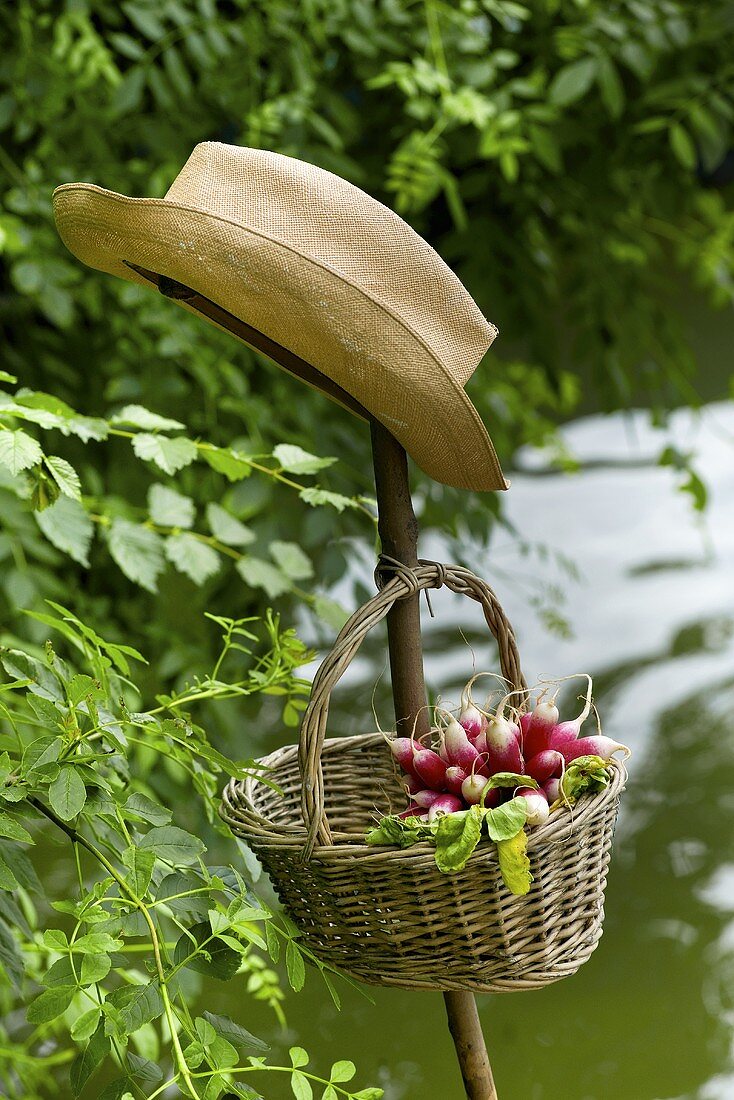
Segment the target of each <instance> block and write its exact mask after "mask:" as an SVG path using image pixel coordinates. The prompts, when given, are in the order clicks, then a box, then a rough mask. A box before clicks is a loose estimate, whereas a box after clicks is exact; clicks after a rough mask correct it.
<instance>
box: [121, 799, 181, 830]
mask: <svg viewBox="0 0 734 1100" xmlns="http://www.w3.org/2000/svg"><path fill="white" fill-rule="evenodd" d="M123 809H124V810H125V816H128V815H129V816H132V817H138V818H142V820H143V821H147V822H149V823H150V824H151V825H165V824H167V822H169V821H170V820H171V811H170V810H169V809H167V808H166V807H165V806H161V805H160V804H159V803H158V802H154V801H153V799H152V798H148V796H147V795H146V794H139V793H136V794H131V795H130V797H129V798H128V800H127V802H126V803H125V805H124V807H123Z"/></svg>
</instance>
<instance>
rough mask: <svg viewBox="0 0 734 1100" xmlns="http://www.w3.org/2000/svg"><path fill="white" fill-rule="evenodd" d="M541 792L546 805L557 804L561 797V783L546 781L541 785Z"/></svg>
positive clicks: (558, 781)
mask: <svg viewBox="0 0 734 1100" xmlns="http://www.w3.org/2000/svg"><path fill="white" fill-rule="evenodd" d="M543 790H544V791H545V797H546V798H547V799H548V804H549V805H552V804H553V803H554V802H557V801H558V799H559V798H560V797H561V781H560V779H556V778H555V777H554V778H553V779H546V781H545V783H544V784H543Z"/></svg>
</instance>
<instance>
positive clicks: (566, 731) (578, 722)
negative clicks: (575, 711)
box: [547, 672, 592, 750]
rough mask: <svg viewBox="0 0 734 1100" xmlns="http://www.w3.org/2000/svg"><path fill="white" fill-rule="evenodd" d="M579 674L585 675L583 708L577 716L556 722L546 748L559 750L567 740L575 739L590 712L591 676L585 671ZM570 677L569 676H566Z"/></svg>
mask: <svg viewBox="0 0 734 1100" xmlns="http://www.w3.org/2000/svg"><path fill="white" fill-rule="evenodd" d="M579 675H580V676H584V677H586V680H587V687H586V700H585V702H584V706H583V709H582V711H581V713H580V714H579V716H578V717H577V718H573V719H572V720H571V721H570V722H558V723H556V725H555V726H554V727H553V729H552V730H551V732H550V737H549V738H548V746H547V747H548V748H552V749H558V750H561V749H562V748H563V746H564V745H567V744H568V742H569V741H575V740H576V738H577V737H578V736H579V734H580V732H581V727H582V726H583V724H584V722H585V721H586V719H587V718H588V717H589V714H590V712H591V706H592V704H591V688H592V681H591V677H590V676H589V675H588V673H586V672H581V673H579ZM568 679H571V677H568Z"/></svg>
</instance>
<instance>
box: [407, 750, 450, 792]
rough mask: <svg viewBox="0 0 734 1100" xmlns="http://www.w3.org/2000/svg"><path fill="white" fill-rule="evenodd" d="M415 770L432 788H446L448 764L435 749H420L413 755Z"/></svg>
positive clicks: (436, 789) (440, 789) (439, 789)
mask: <svg viewBox="0 0 734 1100" xmlns="http://www.w3.org/2000/svg"><path fill="white" fill-rule="evenodd" d="M413 771H414V773H415V774H416V775H417V776H419V777H420V778H421V779H422V780H423V781H424V783H425V784H426V786H427V787H428V788H430V790H432V791H442V790H444V787H445V783H446V764H445V762H444V761H443V760H442V759H441V757H440V756H439V755H438V753H437V752H434V751H433V749H418V751H417V752H416V754H415V756H414V757H413Z"/></svg>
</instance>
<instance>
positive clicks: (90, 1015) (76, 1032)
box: [69, 1008, 102, 1043]
mask: <svg viewBox="0 0 734 1100" xmlns="http://www.w3.org/2000/svg"><path fill="white" fill-rule="evenodd" d="M101 1014H102V1010H101V1009H99V1008H90V1009H88V1011H87V1012H83V1013H82V1015H81V1016H77V1018H76V1020H74V1023H73V1024H72V1025H71V1028H70V1029H69V1034H70V1035H71V1037H72V1039H73V1040H74V1042H75V1043H81V1042H84V1040H85V1039H88V1038H89V1037H90V1036H91V1035H93V1034H94V1032H95V1031H96V1030H97V1026H98V1024H99V1020H100V1016H101Z"/></svg>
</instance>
